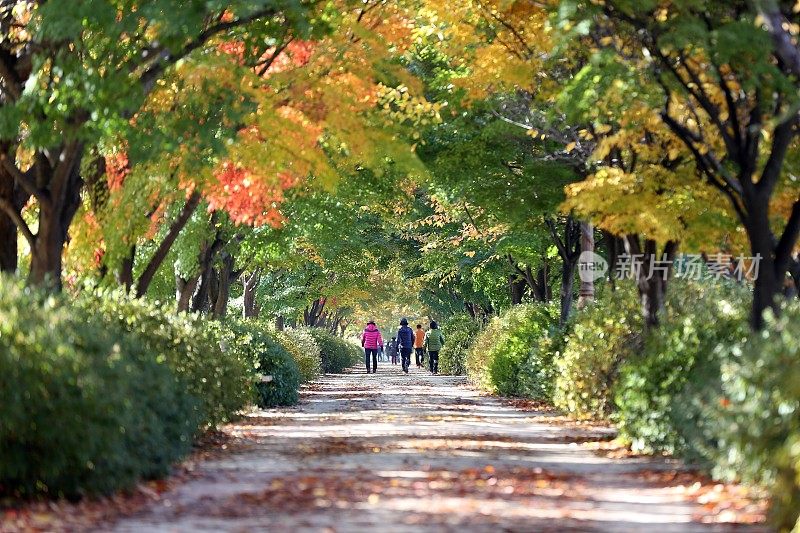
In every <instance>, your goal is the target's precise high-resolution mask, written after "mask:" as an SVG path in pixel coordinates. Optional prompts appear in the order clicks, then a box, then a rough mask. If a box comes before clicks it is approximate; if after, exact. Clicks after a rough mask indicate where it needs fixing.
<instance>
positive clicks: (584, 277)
mask: <svg viewBox="0 0 800 533" xmlns="http://www.w3.org/2000/svg"><path fill="white" fill-rule="evenodd" d="M607 272H608V261H606V260H605V258H604V257H603V256H602V255H599V254H596V253H594V252H590V251H588V250H587V251H584V252H581V255H580V257H579V258H578V275H579V276H580V278H581V281H583V282H590V281H596V280H598V279H600V278H602V277H603V276H605V275H606V273H607Z"/></svg>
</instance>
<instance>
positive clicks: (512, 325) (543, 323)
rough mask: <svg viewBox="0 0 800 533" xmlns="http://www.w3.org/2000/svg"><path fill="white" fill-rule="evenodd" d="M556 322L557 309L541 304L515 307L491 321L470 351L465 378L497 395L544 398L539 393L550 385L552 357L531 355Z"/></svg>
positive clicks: (543, 394) (544, 394)
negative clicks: (466, 376) (527, 394)
mask: <svg viewBox="0 0 800 533" xmlns="http://www.w3.org/2000/svg"><path fill="white" fill-rule="evenodd" d="M557 321H558V315H557V312H556V310H555V309H554V308H553V307H552V306H548V305H542V304H526V305H517V306H514V307H512V308H511V309H509V310H507V311H506V312H505V313H503V314H502V315H501V316H499V317H495V318H493V319H492V320H491V322H490V323H489V325H488V326H487V327H486V329H485V330H484V331H483V332H482V333H480V334H479V335H478V337H477V339H476V341H475V343H474V344H473V345H472V347H471V348H470V350H469V354H468V355H467V361H466V363H467V364H466V366H467V375H468V376H469V377H470V379H471V380H472V381H473V382H474V383H475V384H476V385H478V387H480V388H481V389H483V390H486V391H489V392H493V393H496V394H505V395H513V396H520V395H525V394H526V393H531V394H534V395H536V396H537V397H539V396H545V397H546V396H547V394H546V393H543V392H542V391H543V390H545V389H546V388H547V385H546V383H549V382H552V358H551V357H549V356H545V357H532V356H531V354H532V351H535V350H537V344H538V343H539V341H540V339H541V338H542V337H545V336H547V335H548V334H549V332H551V331H552V330H553V329H554V328H555V327H556V324H557ZM537 353H538V352H537ZM522 376H525V377H524V378H522V379H521V377H522Z"/></svg>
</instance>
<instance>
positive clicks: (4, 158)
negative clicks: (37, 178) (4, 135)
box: [0, 153, 47, 202]
mask: <svg viewBox="0 0 800 533" xmlns="http://www.w3.org/2000/svg"><path fill="white" fill-rule="evenodd" d="M0 164H2V165H3V167H4V168H5V169H6V171H7V172H8V173H9V174H10V175H11V176H12V177H13V178H14V179H15V180H16V181H17V183H19V184H20V187H22V189H23V190H24V191H25V192H26V193H28V194H30V195H31V196H33V197H34V198H36V199H37V200H38V201H39V202H45V201H47V197H46V195H45V194H44V193H43V192H42V191H41V190H39V188H38V187H36V184H35V183H34V182H33V181H32V180H31V179H30V178H29V177H28V176H27V175H26V174H25V173H24V172H22V171H21V170H20V169H18V168H17V165H16V164H14V162H13V161H11V159H10V158H9V157H8V155H7V154H5V153H2V154H0Z"/></svg>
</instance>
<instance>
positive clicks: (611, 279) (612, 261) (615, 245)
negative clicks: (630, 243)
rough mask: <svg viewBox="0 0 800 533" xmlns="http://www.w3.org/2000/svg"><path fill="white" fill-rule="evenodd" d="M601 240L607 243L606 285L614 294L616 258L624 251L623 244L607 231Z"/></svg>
mask: <svg viewBox="0 0 800 533" xmlns="http://www.w3.org/2000/svg"><path fill="white" fill-rule="evenodd" d="M603 238H604V240H605V241H606V242H607V243H608V284H609V285H610V286H611V292H614V291H616V290H617V278H616V272H617V258H618V257H619V253H620V251H621V250H624V249H625V244H624V242H623V240H622V239H620V238H619V237H617V236H616V235H613V234H611V233H609V232H607V231H604V232H603Z"/></svg>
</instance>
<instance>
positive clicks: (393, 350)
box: [386, 337, 397, 365]
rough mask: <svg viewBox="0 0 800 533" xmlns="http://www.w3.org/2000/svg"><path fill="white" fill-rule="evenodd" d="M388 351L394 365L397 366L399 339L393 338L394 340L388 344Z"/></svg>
mask: <svg viewBox="0 0 800 533" xmlns="http://www.w3.org/2000/svg"><path fill="white" fill-rule="evenodd" d="M386 350H387V351H388V352H389V357H391V358H392V364H393V365H396V364H397V337H392V340H390V341H389V342H387V343H386Z"/></svg>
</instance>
